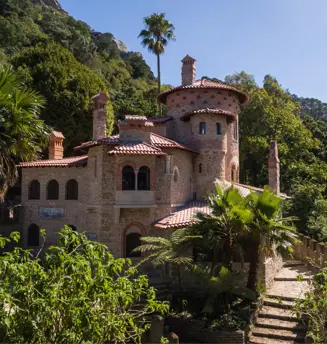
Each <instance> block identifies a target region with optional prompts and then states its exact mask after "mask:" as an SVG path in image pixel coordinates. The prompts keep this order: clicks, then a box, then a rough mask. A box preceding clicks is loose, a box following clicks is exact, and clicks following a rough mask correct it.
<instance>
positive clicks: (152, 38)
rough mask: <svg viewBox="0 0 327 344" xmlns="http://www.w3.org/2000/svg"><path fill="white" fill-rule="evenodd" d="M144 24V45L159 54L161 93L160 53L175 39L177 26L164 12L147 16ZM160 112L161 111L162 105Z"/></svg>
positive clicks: (158, 66)
mask: <svg viewBox="0 0 327 344" xmlns="http://www.w3.org/2000/svg"><path fill="white" fill-rule="evenodd" d="M144 24H145V26H146V29H143V30H142V31H141V32H140V34H139V37H140V38H141V39H142V45H143V46H144V47H147V48H148V50H149V51H150V52H151V53H153V54H155V55H156V56H157V69H158V94H159V93H160V92H161V89H160V87H161V77H160V55H162V54H163V53H164V52H165V47H166V46H167V44H168V41H169V40H174V39H175V35H174V30H175V27H174V25H173V24H172V23H170V22H169V21H168V20H167V19H166V18H165V14H164V13H153V14H152V15H151V16H149V17H145V18H144ZM159 112H161V109H160V106H159Z"/></svg>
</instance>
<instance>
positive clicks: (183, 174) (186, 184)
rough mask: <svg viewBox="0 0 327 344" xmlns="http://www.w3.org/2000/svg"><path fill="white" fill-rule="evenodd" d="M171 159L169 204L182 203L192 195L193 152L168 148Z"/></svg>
mask: <svg viewBox="0 0 327 344" xmlns="http://www.w3.org/2000/svg"><path fill="white" fill-rule="evenodd" d="M170 151H171V154H172V156H173V158H172V161H171V168H172V169H171V171H172V174H171V204H172V207H175V206H178V205H182V204H184V203H186V202H188V201H190V200H192V197H193V183H194V179H193V157H192V156H193V154H192V153H190V152H187V151H183V150H180V149H174V150H170Z"/></svg>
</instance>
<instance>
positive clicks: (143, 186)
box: [137, 166, 150, 190]
mask: <svg viewBox="0 0 327 344" xmlns="http://www.w3.org/2000/svg"><path fill="white" fill-rule="evenodd" d="M137 189H138V190H150V169H149V167H147V166H142V167H141V168H140V169H139V172H138V174H137Z"/></svg>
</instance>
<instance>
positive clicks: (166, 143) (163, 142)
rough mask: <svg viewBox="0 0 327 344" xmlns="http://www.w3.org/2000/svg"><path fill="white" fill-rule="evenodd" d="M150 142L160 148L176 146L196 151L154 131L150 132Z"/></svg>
mask: <svg viewBox="0 0 327 344" xmlns="http://www.w3.org/2000/svg"><path fill="white" fill-rule="evenodd" d="M151 142H152V144H153V145H155V146H156V147H160V148H178V149H184V150H189V151H191V152H195V153H197V152H196V151H195V150H193V149H192V148H189V147H186V146H184V145H182V144H180V143H178V142H176V141H173V140H170V139H167V138H166V137H163V136H161V135H158V134H154V133H151Z"/></svg>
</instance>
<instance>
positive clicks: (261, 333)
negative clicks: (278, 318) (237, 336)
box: [251, 327, 305, 343]
mask: <svg viewBox="0 0 327 344" xmlns="http://www.w3.org/2000/svg"><path fill="white" fill-rule="evenodd" d="M251 335H252V336H254V337H264V338H273V339H277V340H293V341H296V342H298V343H301V342H302V343H304V338H305V334H303V333H298V332H292V331H289V330H279V329H278V330H275V329H271V328H264V327H255V328H254V329H253V330H252V331H251Z"/></svg>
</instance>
